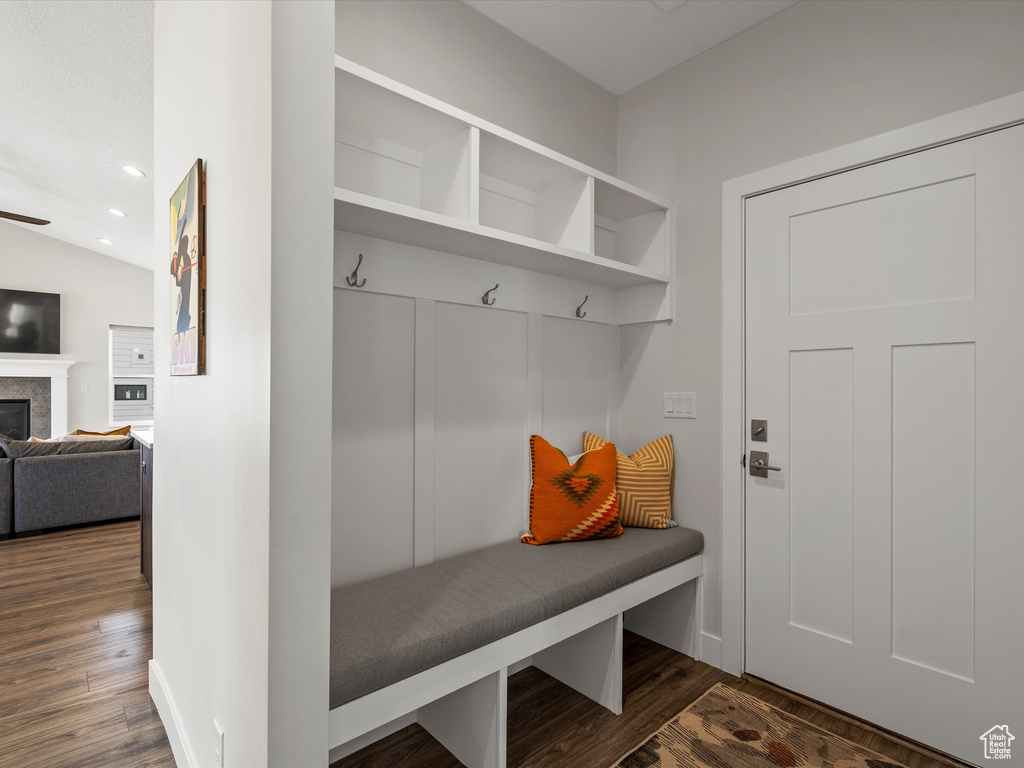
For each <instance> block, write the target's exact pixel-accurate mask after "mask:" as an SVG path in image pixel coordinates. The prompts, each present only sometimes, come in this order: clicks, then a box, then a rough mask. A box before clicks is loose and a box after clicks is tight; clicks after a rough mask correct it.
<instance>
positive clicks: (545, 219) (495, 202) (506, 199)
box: [480, 131, 594, 253]
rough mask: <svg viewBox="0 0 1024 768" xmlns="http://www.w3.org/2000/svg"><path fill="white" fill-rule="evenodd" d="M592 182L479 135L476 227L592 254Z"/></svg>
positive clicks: (492, 137) (514, 146)
mask: <svg viewBox="0 0 1024 768" xmlns="http://www.w3.org/2000/svg"><path fill="white" fill-rule="evenodd" d="M593 200H594V180H593V179H592V178H591V177H590V176H588V175H586V174H585V173H582V172H580V171H578V170H576V169H574V168H571V167H569V166H567V165H564V164H562V163H560V162H558V161H557V160H555V159H554V158H551V157H547V156H545V155H542V154H540V153H539V152H534V151H533V150H530V149H528V148H526V147H524V146H521V145H519V144H515V143H513V142H511V141H507V140H506V139H502V138H499V137H497V136H495V135H493V134H490V133H487V132H484V131H481V134H480V224H482V225H483V226H485V227H492V228H494V229H499V230H502V231H504V232H512V233H514V234H517V235H522V236H524V237H530V238H533V239H535V240H541V241H543V242H545V243H551V244H553V245H560V246H562V247H564V248H571V249H573V250H576V251H582V252H583V253H593V252H594V251H593V238H594V224H593V215H594V214H593V211H594V205H593Z"/></svg>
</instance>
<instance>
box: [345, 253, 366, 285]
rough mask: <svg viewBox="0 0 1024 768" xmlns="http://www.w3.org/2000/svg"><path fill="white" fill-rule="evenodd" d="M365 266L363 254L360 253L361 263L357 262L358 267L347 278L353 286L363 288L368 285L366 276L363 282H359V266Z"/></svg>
mask: <svg viewBox="0 0 1024 768" xmlns="http://www.w3.org/2000/svg"><path fill="white" fill-rule="evenodd" d="M361 266H363V254H361V253H360V254H359V263H358V264H356V268H355V269H353V270H352V274H351V275H349V276H348V277H346V278H345V282H346V283H348V284H349V285H350V286H352V287H353V288H362V287H363V286H364V285H366V278H365V277H364V278H363V282H359V268H360V267H361Z"/></svg>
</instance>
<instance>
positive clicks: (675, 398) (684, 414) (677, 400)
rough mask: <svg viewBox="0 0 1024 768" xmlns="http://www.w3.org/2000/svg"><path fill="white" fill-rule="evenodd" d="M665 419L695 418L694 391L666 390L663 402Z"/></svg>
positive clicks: (695, 394)
mask: <svg viewBox="0 0 1024 768" xmlns="http://www.w3.org/2000/svg"><path fill="white" fill-rule="evenodd" d="M664 407H665V410H664V415H665V418H666V419H696V418H697V393H696V392H666V393H665V402H664Z"/></svg>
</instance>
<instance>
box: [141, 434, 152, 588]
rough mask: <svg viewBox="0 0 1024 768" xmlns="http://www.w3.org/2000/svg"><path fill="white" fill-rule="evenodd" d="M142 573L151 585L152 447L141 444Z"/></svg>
mask: <svg viewBox="0 0 1024 768" xmlns="http://www.w3.org/2000/svg"><path fill="white" fill-rule="evenodd" d="M142 575H143V576H145V577H146V581H147V582H149V586H150V588H151V589H152V587H153V449H152V448H151V447H149V446H146V445H143V446H142Z"/></svg>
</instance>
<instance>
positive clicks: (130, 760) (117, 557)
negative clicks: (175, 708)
mask: <svg viewBox="0 0 1024 768" xmlns="http://www.w3.org/2000/svg"><path fill="white" fill-rule="evenodd" d="M152 624H153V614H152V600H151V595H150V591H149V587H148V586H147V585H146V581H145V579H143V577H142V575H141V574H140V573H139V523H138V521H131V522H121V523H112V524H108V525H98V526H91V527H85V528H77V529H74V530H65V531H58V532H54V533H47V534H44V535H41V536H33V537H29V538H23V539H12V540H10V541H4V542H0V767H2V768H35V767H36V766H39V767H40V768H42V767H43V766H45V768H72V766H73V767H74V768H93V767H95V768H121V767H122V766H123V768H157V767H159V768H173V766H174V758H173V756H172V754H171V748H170V745H169V744H168V742H167V736H166V734H165V733H164V728H163V725H162V724H161V723H160V719H159V717H158V716H157V714H156V710H155V708H154V707H153V705H152V703H151V701H150V698H149V692H148V690H149V682H148V680H149V671H148V663H149V659H150V658H151V657H152V655H153V654H152V649H153V642H152Z"/></svg>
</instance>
